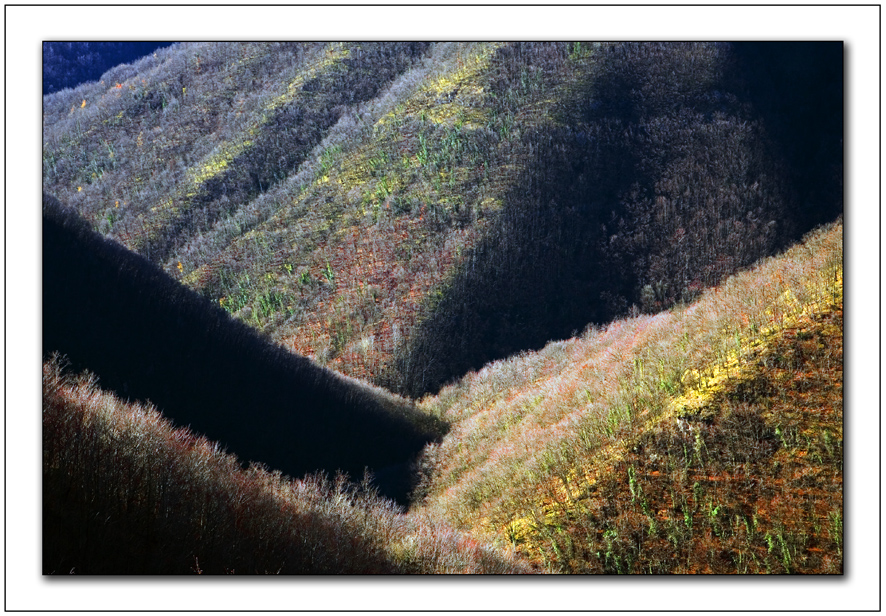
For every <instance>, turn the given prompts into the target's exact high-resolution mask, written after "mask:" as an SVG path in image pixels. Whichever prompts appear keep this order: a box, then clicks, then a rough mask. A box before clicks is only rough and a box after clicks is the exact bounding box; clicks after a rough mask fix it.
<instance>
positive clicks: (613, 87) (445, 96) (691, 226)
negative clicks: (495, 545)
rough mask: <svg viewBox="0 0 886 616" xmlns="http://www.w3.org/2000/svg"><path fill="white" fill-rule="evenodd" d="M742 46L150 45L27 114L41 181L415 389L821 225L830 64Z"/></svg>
mask: <svg viewBox="0 0 886 616" xmlns="http://www.w3.org/2000/svg"><path fill="white" fill-rule="evenodd" d="M767 49H769V50H770V51H771V52H772V53H770V54H769V55H761V54H763V51H761V50H760V49H758V48H757V47H753V46H751V47H748V46H740V45H728V44H625V43H618V44H601V43H583V42H575V43H458V44H456V43H435V44H427V43H376V44H370V43H362V44H348V43H328V44H326V43H322V44H321V43H311V44H304V43H287V44H265V43H250V44H230V43H219V44H176V45H173V46H172V47H169V48H166V49H162V50H159V51H157V52H156V53H154V54H153V55H152V56H150V57H148V58H145V59H143V60H142V61H140V62H138V63H136V64H134V65H124V66H120V67H117V68H115V69H113V70H111V71H109V72H108V73H107V74H105V75H104V77H103V78H102V80H101V81H100V82H99V83H93V84H86V85H83V86H80V87H78V88H77V89H76V90H65V91H62V92H58V93H56V94H53V95H50V96H47V97H45V98H44V111H43V117H44V146H43V166H44V189H45V190H46V191H48V192H49V193H50V194H53V195H54V196H56V197H58V198H59V199H61V201H62V202H63V203H65V204H67V205H69V206H72V207H74V208H76V209H77V211H78V212H80V214H81V215H83V216H84V217H85V218H86V219H87V220H89V221H90V222H91V223H92V224H93V226H94V227H95V228H96V229H97V230H98V231H99V232H101V233H103V234H104V235H106V236H108V237H110V238H113V239H115V240H117V241H119V242H121V243H122V244H123V245H125V246H127V247H128V248H130V249H131V250H133V251H136V252H139V253H140V254H143V255H145V256H147V257H148V258H149V259H151V260H152V261H154V262H155V263H158V264H160V265H162V266H163V268H164V269H165V270H166V271H167V272H168V273H170V274H171V275H173V276H175V277H177V278H178V279H180V280H181V281H183V282H184V283H185V284H187V285H188V286H190V287H191V288H193V289H195V290H197V291H199V292H200V293H202V294H203V295H204V296H206V297H208V298H210V299H211V300H212V301H214V302H216V303H217V304H218V305H219V306H221V307H223V308H224V309H226V310H228V311H229V312H231V313H232V314H234V315H236V316H237V317H238V318H240V319H241V320H243V321H244V322H246V323H248V324H250V325H251V326H253V327H256V328H258V329H260V330H261V331H264V332H266V333H267V334H268V335H270V336H271V337H273V338H274V339H275V340H277V341H279V342H280V343H282V344H284V345H285V346H287V347H288V348H290V349H292V350H293V351H295V352H297V353H300V354H303V355H306V356H309V357H311V358H313V359H314V360H316V361H318V362H319V363H321V364H324V365H328V366H330V367H333V368H335V369H337V370H339V371H342V372H345V373H347V374H350V375H352V376H357V377H359V378H363V379H367V380H370V381H372V382H374V383H376V384H381V385H384V386H386V387H388V388H391V389H393V390H395V391H397V392H398V393H406V394H408V395H411V396H414V397H419V396H421V395H423V394H425V393H428V392H433V391H436V390H437V389H439V387H440V386H441V385H443V384H445V383H446V382H447V381H450V380H452V379H455V378H458V377H459V376H461V375H462V374H464V373H465V372H467V371H469V370H476V369H479V368H480V367H482V366H483V365H484V364H485V363H486V362H488V361H491V360H495V359H501V358H503V357H506V356H508V355H510V354H513V353H517V352H520V351H522V350H525V349H539V348H541V347H542V346H544V344H545V343H546V342H547V341H549V340H552V339H558V338H567V337H569V336H570V335H572V332H574V331H581V330H582V329H583V328H584V327H585V326H586V325H587V324H588V323H592V322H593V323H597V324H602V323H606V322H608V321H609V320H611V319H612V318H615V317H618V316H624V315H626V314H628V313H629V311H630V309H631V307H632V306H637V307H638V308H639V309H641V310H643V311H644V312H655V311H657V310H660V309H663V308H666V307H668V306H670V305H672V304H673V303H674V302H675V301H680V300H682V301H689V300H691V299H693V298H694V297H696V296H697V295H698V293H699V292H700V291H701V290H702V289H704V288H705V287H707V286H709V285H711V284H716V283H718V282H719V281H720V280H722V278H723V276H726V275H729V274H731V273H733V272H734V271H736V269H737V268H740V267H746V266H749V265H751V264H752V263H754V262H755V261H756V260H757V259H759V258H762V257H764V256H767V255H771V254H773V253H774V252H775V251H777V250H778V249H781V248H784V247H786V246H787V245H789V244H790V243H792V242H793V241H796V240H797V239H799V237H800V236H801V235H802V233H804V232H806V231H808V230H809V229H811V228H813V227H814V226H816V225H817V224H821V223H824V222H828V221H830V220H833V219H834V218H835V217H836V216H837V215H838V214H839V213H840V212H841V211H842V201H841V181H842V167H841V165H842V157H841V156H840V154H839V153H840V151H841V149H842V145H841V141H840V140H841V138H842V126H841V124H840V114H834V113H833V112H834V106H835V105H837V106H839V105H841V104H842V83H841V80H842V64H841V50H840V47H839V45H830V46H829V45H819V46H815V47H812V48H809V47H808V46H807V47H803V46H799V47H797V46H795V47H788V48H767ZM811 93H814V94H815V96H814V97H810V94H811ZM810 126H815V127H816V128H815V130H812V131H810V130H809V127H810ZM800 146H802V147H800ZM812 153H814V158H810V156H811V155H812ZM813 188H814V190H812V189H813Z"/></svg>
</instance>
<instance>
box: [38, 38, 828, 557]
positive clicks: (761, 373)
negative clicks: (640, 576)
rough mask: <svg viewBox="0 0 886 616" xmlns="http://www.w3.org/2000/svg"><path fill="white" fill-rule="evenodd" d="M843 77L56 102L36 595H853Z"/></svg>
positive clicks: (752, 70) (346, 47)
mask: <svg viewBox="0 0 886 616" xmlns="http://www.w3.org/2000/svg"><path fill="white" fill-rule="evenodd" d="M842 77H843V73H842V47H841V45H840V44H838V43H816V44H796V45H795V44H783V45H781V44H779V45H764V44H725V43H721V44H713V43H658V44H646V43H612V44H609V43H583V42H576V43H517V42H511V43H287V44H277V43H275V44H270V43H249V44H238V43H217V44H207V43H200V44H174V45H171V46H170V47H168V48H164V49H161V50H158V51H157V52H155V53H154V54H152V55H151V56H150V57H147V58H144V59H143V60H141V61H139V62H137V63H135V64H133V65H122V66H119V67H117V68H115V69H112V70H111V71H109V72H107V73H105V75H103V76H102V78H101V80H100V81H99V82H96V83H90V84H84V85H81V86H79V87H78V88H76V89H73V90H63V91H60V92H57V93H54V94H51V95H48V96H45V97H44V100H43V117H44V131H43V137H44V143H43V170H44V194H53V195H56V196H58V197H59V198H60V200H61V201H62V202H63V203H65V206H70V210H69V209H67V208H66V207H64V206H61V205H59V204H58V203H57V202H56V201H55V199H53V198H52V197H45V198H44V223H43V224H44V255H43V262H44V265H43V267H44V287H43V288H44V296H43V301H44V332H43V338H44V340H43V345H44V346H43V348H44V536H45V538H50V541H49V542H48V543H47V542H46V541H44V570H45V571H46V572H47V573H49V572H67V571H69V570H70V569H71V568H74V569H75V572H131V573H147V572H153V573H171V572H201V571H205V572H213V573H215V572H225V571H232V570H235V571H237V572H250V573H252V572H277V571H280V572H301V573H308V572H311V573H324V572H456V571H473V572H527V571H532V570H539V569H542V570H547V571H552V572H621V573H625V572H629V573H637V572H791V573H793V572H840V571H842V224H841V222H840V219H839V217H840V215H841V214H842V210H843V206H842V174H843V170H842ZM835 220H836V222H834V221H835ZM813 229H815V230H814V231H813V232H812V233H811V234H808V235H805V239H803V240H802V242H801V241H800V240H801V238H804V234H807V233H809V232H810V231H811V230H813ZM777 254H778V255H780V256H778V257H775V258H773V255H777ZM579 332H583V333H581V334H579ZM57 352H58V353H61V354H62V355H64V356H65V358H64V359H59V358H58V357H57V356H56V355H55V354H56V353H57ZM84 370H88V371H90V372H91V373H93V374H94V375H95V376H94V377H89V376H83V374H82V371H84ZM75 375H79V376H75ZM90 379H93V380H90ZM95 379H97V384H96V381H95ZM99 388H100V389H99ZM391 392H395V393H391ZM401 396H402V397H401ZM158 412H159V413H162V415H163V416H165V418H161V417H160V416H159V415H158ZM204 435H205V436H204ZM142 443H150V449H146V448H145V447H147V445H142ZM225 449H226V450H227V451H229V452H230V454H231V455H226V454H223V453H222V450H225ZM157 452H160V453H159V454H157ZM235 456H236V457H235ZM248 461H252V462H255V463H256V465H253V466H252V467H250V468H248V469H246V468H245V467H244V465H243V463H245V462H248ZM262 465H264V466H262ZM366 468H368V469H369V470H370V471H371V472H372V474H373V475H374V476H375V479H374V480H368V481H367V482H366V483H364V485H362V486H356V485H354V484H351V483H348V481H346V480H344V479H338V480H335V481H330V480H328V479H326V478H324V476H322V475H310V473H313V472H314V471H317V470H321V471H325V472H326V473H329V474H330V475H331V474H333V473H335V472H336V471H338V470H342V471H344V472H346V473H347V474H348V475H349V476H350V478H351V480H355V479H359V478H360V477H361V476H362V475H363V473H364V470H365V469H366ZM281 473H282V474H286V475H291V476H292V479H290V478H285V477H282V475H281ZM385 497H391V498H394V499H396V500H397V501H398V502H399V503H401V504H404V503H409V504H410V509H409V511H408V512H404V511H403V510H401V509H399V508H398V507H397V506H396V505H394V504H393V503H391V502H390V501H387V500H385ZM109 542H113V543H115V544H119V545H121V546H124V548H122V549H121V550H120V551H119V553H114V554H112V553H110V552H109V551H108V550H107V549H105V548H104V547H102V546H105V545H109V544H110V543H109ZM513 548H516V549H517V550H518V551H519V552H520V555H519V556H515V555H514V553H513Z"/></svg>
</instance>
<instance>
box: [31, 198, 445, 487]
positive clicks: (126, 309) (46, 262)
mask: <svg viewBox="0 0 886 616" xmlns="http://www.w3.org/2000/svg"><path fill="white" fill-rule="evenodd" d="M43 214H44V217H43V350H44V353H45V354H46V353H52V352H55V351H57V352H60V353H62V354H64V355H66V356H67V357H68V359H69V361H70V362H71V367H72V368H73V369H76V370H81V369H89V370H91V371H93V372H95V373H96V374H97V375H98V376H99V379H100V382H101V385H102V387H103V388H105V389H110V390H113V391H115V392H117V393H118V394H119V395H120V396H121V397H123V398H129V399H134V400H150V401H151V402H153V403H154V404H156V405H157V406H158V407H159V408H160V409H161V410H162V412H163V413H164V414H165V415H166V416H167V417H169V418H171V419H172V420H173V421H174V422H175V423H176V424H177V425H180V426H190V427H191V428H192V429H193V430H195V431H196V432H198V433H200V434H205V435H207V436H208V437H209V438H211V439H213V440H217V441H219V442H221V443H222V444H223V446H225V447H227V448H228V450H229V451H231V452H232V453H235V454H236V455H237V456H239V457H240V458H241V459H242V460H244V461H249V460H255V461H260V462H262V463H265V464H267V465H268V466H269V467H270V468H272V469H279V470H282V471H283V472H284V473H286V474H289V475H293V476H299V475H302V474H304V473H307V472H313V471H315V470H326V471H330V472H334V471H336V470H341V471H344V472H346V473H348V474H350V475H351V476H353V477H360V476H362V474H363V471H364V469H365V468H366V467H368V468H370V469H372V470H376V471H380V475H381V476H380V478H379V482H380V483H381V486H380V487H381V489H382V491H383V493H385V494H386V495H389V496H395V497H397V498H400V499H401V500H402V499H404V498H405V494H406V492H407V490H408V487H409V486H408V483H407V477H408V470H409V469H408V464H409V462H410V460H411V459H412V458H413V457H414V456H415V455H416V454H417V453H418V452H419V451H420V450H421V448H422V447H423V446H424V444H425V443H426V442H428V441H429V440H431V439H433V438H435V437H436V436H438V435H439V426H437V425H435V424H434V422H433V421H432V420H430V419H428V418H425V417H423V416H422V415H421V414H420V413H418V412H416V411H415V410H414V408H413V407H412V406H411V405H410V404H409V403H407V402H406V401H404V400H401V399H398V398H396V397H395V396H392V395H390V394H387V393H384V392H382V391H381V390H376V389H372V388H371V387H369V386H366V385H362V384H358V383H357V382H355V381H351V380H348V379H347V378H346V377H342V376H339V375H336V374H334V373H332V372H330V371H328V370H326V369H323V368H320V367H318V366H316V365H315V364H313V363H311V362H310V361H309V360H307V359H305V358H303V357H298V356H295V355H292V354H291V353H289V352H287V351H285V350H284V349H282V348H280V347H279V346H277V345H275V344H273V343H272V342H270V341H269V340H267V339H265V338H262V337H261V336H260V335H258V334H257V333H255V332H254V331H252V330H251V329H249V328H248V327H247V326H245V325H244V324H242V323H240V322H238V321H236V320H234V319H232V318H231V317H230V316H228V315H227V314H226V313H225V312H224V311H223V310H221V309H220V308H218V307H217V306H214V305H212V304H211V303H210V302H208V301H206V300H205V299H203V298H201V297H199V296H198V295H196V294H195V293H193V292H192V291H190V290H188V289H186V288H185V287H183V286H181V285H180V284H179V283H178V282H176V281H174V280H172V279H171V278H170V277H169V276H168V275H166V274H165V273H164V272H163V271H162V270H160V269H159V268H158V267H156V266H154V265H153V264H151V263H149V262H147V261H145V260H144V259H143V258H141V257H139V256H137V255H134V254H132V253H130V252H128V251H127V250H125V249H124V248H122V247H120V246H118V245H116V244H114V243H112V242H110V241H108V240H104V239H102V238H101V237H100V236H98V235H97V234H95V233H94V232H92V231H91V230H89V229H88V228H87V227H86V226H85V224H84V223H83V222H82V221H80V220H79V219H78V218H77V216H76V215H75V214H74V213H73V212H71V211H68V210H66V209H65V208H63V207H62V206H61V205H60V204H59V203H58V202H57V201H56V200H54V199H53V198H52V197H44V210H43Z"/></svg>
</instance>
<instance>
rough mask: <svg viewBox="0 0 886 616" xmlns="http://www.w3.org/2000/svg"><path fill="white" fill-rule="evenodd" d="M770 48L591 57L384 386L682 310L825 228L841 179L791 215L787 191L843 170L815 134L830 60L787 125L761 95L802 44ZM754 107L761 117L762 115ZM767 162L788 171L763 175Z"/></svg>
mask: <svg viewBox="0 0 886 616" xmlns="http://www.w3.org/2000/svg"><path fill="white" fill-rule="evenodd" d="M831 51H833V50H832V49H830V48H828V49H824V48H822V50H821V51H820V52H819V51H817V52H816V54H813V55H812V56H811V58H817V57H819V55H821V54H825V55H827V54H829V53H830V52H831ZM773 53H783V54H785V60H784V61H783V62H781V63H779V62H772V61H770V59H768V57H767V54H766V53H765V50H764V51H763V52H760V51H759V50H757V49H756V48H753V49H752V50H751V51H749V50H747V49H744V48H740V52H739V53H738V54H737V55H736V54H735V53H734V48H733V47H732V46H731V45H729V44H701V43H687V44H671V43H660V44H642V43H640V44H616V45H610V46H605V47H603V48H602V50H601V52H600V60H599V62H600V63H601V70H600V71H599V74H598V77H597V78H596V80H595V82H594V83H593V84H592V85H591V86H590V87H589V89H588V91H587V92H585V93H584V97H583V99H582V100H580V101H579V104H578V105H577V106H578V107H579V109H580V111H579V112H577V113H575V114H574V115H573V117H570V118H565V119H564V118H561V121H560V122H557V123H540V128H537V129H533V130H532V131H528V132H527V133H525V134H524V135H523V143H522V144H521V146H520V147H521V148H522V153H521V156H523V157H525V159H526V160H527V161H528V162H527V163H526V164H525V165H524V169H525V171H524V173H523V175H522V177H521V178H519V180H518V181H517V182H515V183H514V189H513V191H512V192H511V194H510V195H508V196H507V197H506V198H505V200H504V203H505V207H504V209H503V210H502V212H501V213H500V214H499V216H498V218H497V219H496V221H495V222H494V223H493V226H492V228H491V229H490V230H489V231H488V232H487V235H486V236H485V239H484V240H483V241H482V242H481V244H480V245H479V246H477V247H476V248H475V249H474V250H473V251H472V252H471V254H470V255H468V256H467V257H466V258H465V259H464V261H463V262H462V265H461V269H460V271H459V272H458V273H457V275H456V276H455V277H454V279H453V280H452V281H451V282H450V283H449V284H448V286H447V288H446V290H445V295H444V297H443V299H442V300H440V301H439V302H438V303H437V304H436V305H434V307H433V309H432V311H430V313H429V316H428V317H427V318H426V319H425V320H424V321H423V322H422V323H421V324H420V326H419V327H418V328H417V330H416V331H415V332H414V333H413V336H412V339H411V340H410V341H409V343H408V344H407V345H406V346H405V348H404V349H403V350H402V351H401V352H400V354H399V355H398V357H396V358H395V360H394V363H393V365H392V368H391V370H390V373H389V374H390V376H389V379H388V381H387V383H386V384H387V385H388V386H389V387H390V388H391V389H393V390H395V391H398V392H401V393H403V394H405V395H409V396H414V397H420V396H422V395H424V394H426V393H436V392H437V391H438V390H439V389H440V387H441V386H443V385H444V384H446V383H447V382H450V381H452V380H455V379H457V378H459V377H461V376H462V375H464V374H465V373H467V372H469V371H471V370H477V369H479V368H481V367H482V366H483V365H485V364H486V363H488V362H490V361H493V360H497V359H501V358H505V357H507V356H509V355H512V354H515V353H518V352H521V351H526V350H537V349H540V348H542V347H543V346H544V345H545V344H546V343H547V342H548V341H550V340H556V339H563V338H568V337H570V336H572V335H574V334H575V333H576V332H581V331H582V330H583V329H584V328H585V327H586V326H587V325H588V324H591V323H597V324H601V323H606V322H609V321H611V320H612V319H614V318H617V317H621V316H625V315H627V314H630V313H631V312H632V311H637V310H639V311H644V312H656V311H659V310H664V309H667V308H669V307H671V306H673V305H674V304H675V303H677V302H688V301H692V300H693V299H694V298H695V297H697V296H698V295H699V294H700V292H701V290H702V289H704V288H705V287H708V286H711V285H716V284H719V283H720V282H721V281H722V280H723V279H724V278H725V277H727V276H729V275H731V274H733V273H735V272H736V271H738V270H739V269H741V268H744V267H748V266H750V265H752V264H753V263H755V262H756V261H758V260H759V259H761V258H763V257H766V256H770V255H772V254H775V253H777V252H778V251H779V250H781V249H783V248H785V247H786V246H787V245H789V244H790V243H793V242H795V241H797V240H798V239H800V238H801V237H802V235H803V233H805V232H807V231H808V230H810V229H812V228H813V227H815V226H817V225H819V224H821V223H822V222H826V221H830V220H833V219H834V218H836V217H837V216H839V215H840V214H841V213H842V201H841V200H839V191H837V190H836V189H837V187H838V186H839V185H841V182H840V183H834V181H832V180H822V181H823V182H825V185H823V186H822V188H823V190H825V192H826V193H827V195H828V196H824V197H822V198H821V199H820V200H819V201H818V202H817V203H818V205H815V206H811V207H809V208H803V207H799V206H798V205H797V204H798V199H801V198H803V197H804V196H805V195H807V194H808V191H807V192H803V191H801V190H800V189H799V188H798V186H799V185H801V184H802V183H803V182H804V181H805V180H806V179H808V178H809V175H810V173H812V172H801V169H803V165H804V164H807V163H808V164H812V162H814V165H813V169H814V170H815V172H816V173H817V172H824V171H835V170H834V169H833V167H834V163H835V162H836V161H839V160H842V147H841V143H840V142H838V141H837V140H836V139H835V138H836V137H837V131H836V124H835V123H834V122H833V121H830V122H822V124H821V126H820V127H819V125H818V121H819V120H823V119H824V118H825V117H827V116H828V115H829V114H831V113H833V114H835V115H836V117H842V113H841V111H840V110H841V102H840V104H838V101H837V98H836V96H835V92H836V91H837V90H836V87H837V77H838V75H837V72H836V65H835V64H834V63H833V62H832V61H830V60H829V61H828V62H826V63H825V66H824V67H823V68H821V69H820V70H821V71H822V72H823V74H824V76H822V75H820V74H819V72H818V70H819V69H816V68H814V67H813V68H810V69H808V70H807V71H805V72H803V73H801V76H800V77H798V78H797V79H799V82H800V83H798V84H795V85H794V86H792V87H794V88H795V89H796V90H797V91H798V92H805V93H807V94H811V92H812V91H814V89H815V85H816V84H818V83H822V84H824V85H825V86H826V87H827V88H828V89H829V92H830V94H829V95H828V96H826V97H824V98H823V99H822V100H821V101H816V100H815V99H814V97H809V98H808V99H807V98H803V101H804V102H803V105H805V106H806V107H807V108H808V109H807V110H806V111H804V112H803V118H804V121H803V122H801V123H797V122H795V121H794V120H789V119H786V118H784V117H782V115H780V114H785V113H790V111H791V109H793V106H795V105H799V104H800V103H799V101H796V100H794V99H793V98H790V97H789V98H788V100H789V101H793V102H792V103H790V104H789V105H788V107H787V108H784V109H782V108H780V107H778V106H776V105H775V103H774V102H773V100H770V99H764V98H763V93H764V92H765V91H766V88H768V87H770V86H772V85H773V84H774V83H776V82H778V81H779V80H780V79H786V80H787V82H788V83H792V81H791V80H789V79H787V74H786V73H787V72H790V71H791V70H793V69H792V67H794V66H795V65H796V63H797V62H799V61H800V60H799V58H800V57H806V56H803V54H804V53H806V50H805V49H798V50H793V49H792V50H791V51H790V52H788V51H785V50H782V49H781V48H778V49H773ZM761 65H767V66H769V67H770V69H771V70H770V71H761V70H760V67H761ZM840 76H841V75H840ZM758 77H759V79H760V81H759V82H757V81H755V80H756V79H757V78H758ZM749 84H750V85H749ZM781 93H783V88H775V89H774V90H773V92H772V93H770V94H769V96H771V97H777V96H779V95H781ZM794 96H796V95H794ZM749 103H750V104H749ZM757 107H760V108H761V109H766V110H767V111H766V112H765V113H763V114H762V116H763V117H762V119H761V117H757V116H756V115H754V110H755V109H756V108H757ZM769 126H773V127H775V128H774V129H773V130H774V131H775V135H774V137H773V136H770V135H769V133H767V128H768V127H769ZM798 131H806V132H808V133H810V135H808V136H807V137H806V138H805V139H804V142H803V143H805V146H804V147H803V148H800V147H796V148H795V147H788V146H787V145H786V143H787V142H789V141H791V139H793V137H794V136H795V134H796V133H797V132H798ZM807 149H811V150H812V151H814V152H817V154H808V156H816V157H817V158H815V161H811V159H810V158H809V157H808V156H807V152H806V150H807ZM782 159H787V160H788V168H789V172H788V173H780V171H781V169H782V166H781V165H780V164H776V163H778V161H781V160H782ZM835 172H836V171H835ZM831 176H832V177H833V174H831ZM840 176H841V173H840Z"/></svg>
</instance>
